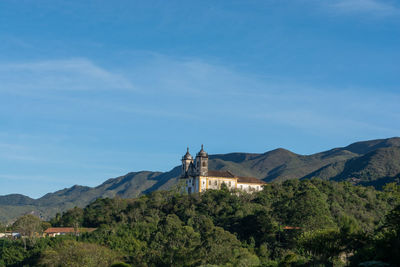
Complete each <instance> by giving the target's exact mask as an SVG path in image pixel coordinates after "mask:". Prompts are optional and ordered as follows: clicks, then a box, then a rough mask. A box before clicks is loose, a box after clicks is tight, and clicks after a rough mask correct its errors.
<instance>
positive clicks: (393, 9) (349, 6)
mask: <svg viewBox="0 0 400 267" xmlns="http://www.w3.org/2000/svg"><path fill="white" fill-rule="evenodd" d="M329 2H330V1H329ZM327 4H328V5H329V6H330V7H331V8H333V9H334V10H336V11H338V12H342V13H368V14H371V15H375V16H391V15H399V14H400V9H399V8H398V7H397V6H396V5H394V4H393V2H391V1H385V0H336V1H332V2H330V3H327Z"/></svg>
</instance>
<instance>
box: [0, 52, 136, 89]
mask: <svg viewBox="0 0 400 267" xmlns="http://www.w3.org/2000/svg"><path fill="white" fill-rule="evenodd" d="M121 89H123V90H134V89H135V88H134V87H133V85H132V84H131V83H130V81H129V80H127V79H126V78H125V77H123V76H122V75H120V74H118V73H115V72H112V71H109V70H106V69H104V68H102V67H100V66H98V65H96V64H94V63H93V62H91V61H89V60H87V59H82V58H76V59H68V60H49V61H37V62H27V63H1V64H0V92H1V91H14V93H21V94H23V93H32V92H43V91H81V90H82V91H99V90H121Z"/></svg>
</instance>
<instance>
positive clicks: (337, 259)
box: [0, 179, 400, 266]
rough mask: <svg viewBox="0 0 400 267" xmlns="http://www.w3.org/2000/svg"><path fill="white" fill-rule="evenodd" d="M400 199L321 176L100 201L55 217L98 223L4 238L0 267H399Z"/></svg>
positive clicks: (392, 192) (63, 222) (67, 222)
mask: <svg viewBox="0 0 400 267" xmlns="http://www.w3.org/2000/svg"><path fill="white" fill-rule="evenodd" d="M399 203H400V187H399V186H398V185H395V184H388V185H387V186H386V187H385V188H384V189H383V190H382V191H377V190H375V189H373V188H367V187H362V186H353V185H351V184H349V183H335V182H327V181H322V180H318V179H313V180H304V181H299V180H290V181H286V182H283V183H273V184H268V185H267V186H266V187H265V188H264V190H263V191H262V192H258V193H254V194H246V193H241V192H230V191H228V189H227V188H224V189H223V190H219V191H216V190H210V191H207V192H204V193H202V194H198V195H190V196H188V195H182V194H179V193H178V192H174V191H168V192H167V191H158V192H153V193H151V194H149V195H146V196H142V197H140V198H137V199H119V198H114V199H98V200H97V201H95V202H93V203H92V204H90V205H88V206H87V207H86V208H84V209H80V208H74V209H71V210H69V211H67V212H65V213H63V214H58V215H57V216H56V217H55V218H53V219H52V220H51V221H50V223H51V225H53V226H64V227H66V226H70V227H76V226H83V227H97V228H98V230H96V231H95V232H93V233H91V234H84V235H81V236H79V237H61V238H52V239H50V238H46V239H39V240H36V241H35V242H28V246H27V249H24V247H23V244H22V242H21V241H15V242H11V241H2V242H3V244H1V243H0V266H1V265H2V264H3V265H7V266H12V265H13V264H14V265H15V266H20V265H23V264H30V265H31V266H34V265H43V266H110V265H111V264H112V263H115V262H117V261H120V262H121V263H120V265H119V266H122V265H123V264H128V265H130V266H202V265H203V266H206V265H216V266H346V265H350V266H359V264H361V263H364V264H366V263H367V262H371V261H375V264H381V265H382V266H385V264H388V265H392V266H397V265H398V263H399V262H400V255H399V253H398V251H400V206H399ZM1 246H3V250H2V251H1ZM71 255H74V256H73V257H71ZM100 255H102V256H101V257H100ZM99 259H101V260H99ZM74 264H75V265H74Z"/></svg>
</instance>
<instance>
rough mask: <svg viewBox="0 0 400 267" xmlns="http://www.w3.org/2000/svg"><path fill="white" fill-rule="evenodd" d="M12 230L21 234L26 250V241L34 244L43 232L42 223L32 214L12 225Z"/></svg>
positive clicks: (20, 218)
mask: <svg viewBox="0 0 400 267" xmlns="http://www.w3.org/2000/svg"><path fill="white" fill-rule="evenodd" d="M12 228H13V229H14V230H15V231H17V232H19V233H20V234H21V237H22V240H23V241H24V247H25V249H26V239H28V240H29V241H31V242H33V243H34V242H35V241H36V238H37V237H39V235H40V234H41V232H42V231H43V229H42V221H41V220H40V219H39V218H38V217H36V216H34V215H32V214H27V215H24V216H21V217H19V218H18V219H17V220H16V221H15V222H14V224H13V225H12Z"/></svg>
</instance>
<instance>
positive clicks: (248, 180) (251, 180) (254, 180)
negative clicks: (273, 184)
mask: <svg viewBox="0 0 400 267" xmlns="http://www.w3.org/2000/svg"><path fill="white" fill-rule="evenodd" d="M238 178H239V179H238V181H237V182H238V183H242V184H266V182H264V181H262V180H260V179H257V178H254V177H238Z"/></svg>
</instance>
